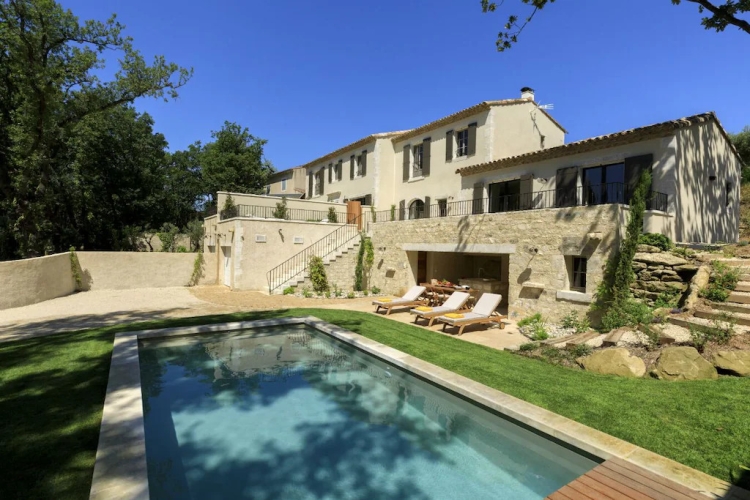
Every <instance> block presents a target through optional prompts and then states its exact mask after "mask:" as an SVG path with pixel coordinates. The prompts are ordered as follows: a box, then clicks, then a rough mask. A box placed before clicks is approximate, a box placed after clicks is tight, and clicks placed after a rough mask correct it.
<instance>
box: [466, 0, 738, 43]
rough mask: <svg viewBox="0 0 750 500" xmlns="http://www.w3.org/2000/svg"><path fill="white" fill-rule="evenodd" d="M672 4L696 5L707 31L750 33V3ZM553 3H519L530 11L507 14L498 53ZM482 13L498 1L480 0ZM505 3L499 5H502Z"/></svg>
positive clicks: (701, 1)
mask: <svg viewBox="0 0 750 500" xmlns="http://www.w3.org/2000/svg"><path fill="white" fill-rule="evenodd" d="M671 1H672V3H673V4H674V5H680V4H681V3H682V2H683V1H684V2H686V3H692V4H697V6H698V12H699V13H701V14H705V15H704V17H703V18H702V19H701V24H702V25H703V26H704V27H705V28H706V29H707V30H715V31H717V32H720V31H724V30H725V29H726V28H727V27H729V26H735V27H737V28H739V29H741V30H742V31H744V32H746V33H747V34H750V22H748V21H747V20H746V19H743V18H742V17H740V16H741V15H742V14H745V13H747V12H750V0H724V1H723V3H720V2H716V1H709V0H671ZM554 2H555V0H521V3H523V4H525V5H526V6H528V7H527V8H528V9H529V11H528V12H527V13H526V15H525V16H519V15H518V14H510V15H509V16H508V21H507V22H506V23H505V25H504V26H503V31H500V32H499V33H498V34H497V41H496V42H495V45H496V46H497V50H498V51H499V52H503V51H505V50H508V49H510V48H511V47H512V46H513V45H514V44H515V43H516V42H518V37H519V35H520V34H521V32H522V31H523V30H524V28H526V26H527V25H528V24H529V23H530V22H531V21H532V19H534V16H535V15H536V13H537V12H539V11H540V10H542V9H544V8H545V7H546V6H547V5H548V4H551V3H554ZM480 3H481V5H482V12H484V13H488V12H495V11H496V10H497V8H498V2H493V1H491V0H481V2H480ZM503 3H504V1H501V2H500V5H501V6H502V5H503Z"/></svg>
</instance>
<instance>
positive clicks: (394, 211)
mask: <svg viewBox="0 0 750 500" xmlns="http://www.w3.org/2000/svg"><path fill="white" fill-rule="evenodd" d="M394 220H396V205H391V221H394Z"/></svg>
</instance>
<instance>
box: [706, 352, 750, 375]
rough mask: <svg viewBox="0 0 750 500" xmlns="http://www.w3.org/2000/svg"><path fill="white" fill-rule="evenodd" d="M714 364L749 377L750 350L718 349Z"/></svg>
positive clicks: (735, 373)
mask: <svg viewBox="0 0 750 500" xmlns="http://www.w3.org/2000/svg"><path fill="white" fill-rule="evenodd" d="M714 366H715V367H716V368H719V369H721V370H725V371H728V372H729V373H731V374H732V375H737V376H738V377H750V351H718V352H716V353H714Z"/></svg>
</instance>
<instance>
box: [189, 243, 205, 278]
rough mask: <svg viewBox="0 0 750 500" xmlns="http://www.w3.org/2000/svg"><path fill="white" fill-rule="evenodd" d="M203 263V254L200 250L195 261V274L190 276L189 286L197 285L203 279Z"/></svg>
mask: <svg viewBox="0 0 750 500" xmlns="http://www.w3.org/2000/svg"><path fill="white" fill-rule="evenodd" d="M203 262H204V261H203V252H201V251H200V250H199V251H198V254H197V255H196V256H195V260H194V261H193V274H192V275H190V281H189V282H188V286H195V285H197V284H198V281H200V279H201V278H202V277H203Z"/></svg>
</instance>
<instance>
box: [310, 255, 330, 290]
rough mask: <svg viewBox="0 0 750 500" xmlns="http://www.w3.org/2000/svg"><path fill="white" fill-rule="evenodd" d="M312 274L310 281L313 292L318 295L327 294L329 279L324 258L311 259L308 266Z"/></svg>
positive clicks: (315, 257)
mask: <svg viewBox="0 0 750 500" xmlns="http://www.w3.org/2000/svg"><path fill="white" fill-rule="evenodd" d="M308 269H309V272H310V281H312V285H313V290H315V291H316V292H318V293H322V292H325V291H326V290H328V277H327V276H326V268H325V265H324V264H323V258H322V257H318V256H317V255H313V256H312V257H310V264H309V266H308Z"/></svg>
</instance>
